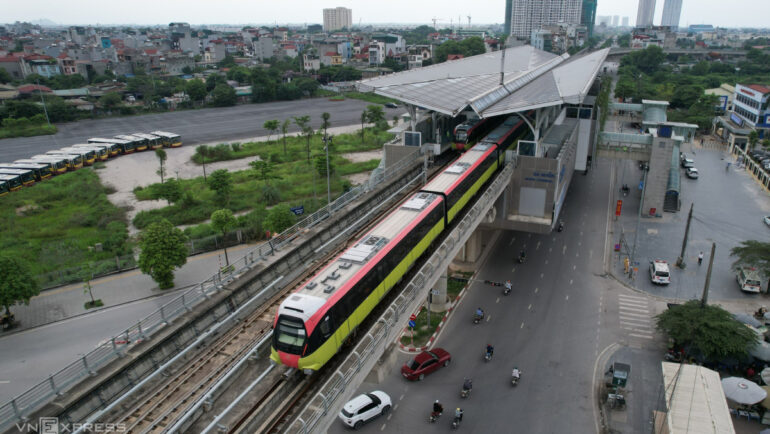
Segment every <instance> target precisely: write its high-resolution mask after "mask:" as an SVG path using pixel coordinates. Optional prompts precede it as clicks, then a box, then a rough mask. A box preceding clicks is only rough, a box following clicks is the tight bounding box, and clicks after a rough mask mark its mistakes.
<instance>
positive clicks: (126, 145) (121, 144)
mask: <svg viewBox="0 0 770 434" xmlns="http://www.w3.org/2000/svg"><path fill="white" fill-rule="evenodd" d="M88 143H93V144H98V145H107V146H113V147H114V148H110V156H112V157H114V156H116V155H120V154H133V153H134V143H133V142H129V141H127V140H121V139H104V138H101V137H94V138H92V139H88Z"/></svg>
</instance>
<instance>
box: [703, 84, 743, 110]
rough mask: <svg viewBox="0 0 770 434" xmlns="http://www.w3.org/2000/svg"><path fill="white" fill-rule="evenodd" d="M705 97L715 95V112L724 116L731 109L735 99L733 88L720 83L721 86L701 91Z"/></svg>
mask: <svg viewBox="0 0 770 434" xmlns="http://www.w3.org/2000/svg"><path fill="white" fill-rule="evenodd" d="M703 93H705V94H706V95H716V96H717V98H719V102H718V103H717V105H716V107H715V110H716V111H717V112H718V113H719V114H725V113H727V112H728V111H732V109H733V99H734V98H735V86H730V85H729V84H727V83H722V85H721V86H719V87H716V88H714V89H706V90H705V91H703Z"/></svg>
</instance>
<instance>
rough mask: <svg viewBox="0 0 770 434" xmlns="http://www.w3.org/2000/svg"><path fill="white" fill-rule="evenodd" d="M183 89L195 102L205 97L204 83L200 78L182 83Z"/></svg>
mask: <svg viewBox="0 0 770 434" xmlns="http://www.w3.org/2000/svg"><path fill="white" fill-rule="evenodd" d="M184 91H185V92H186V93H187V95H189V96H190V99H191V100H193V101H195V102H201V101H203V100H204V99H206V94H207V93H208V91H207V90H206V83H204V82H203V81H202V80H197V79H195V80H190V81H188V82H187V83H185V85H184Z"/></svg>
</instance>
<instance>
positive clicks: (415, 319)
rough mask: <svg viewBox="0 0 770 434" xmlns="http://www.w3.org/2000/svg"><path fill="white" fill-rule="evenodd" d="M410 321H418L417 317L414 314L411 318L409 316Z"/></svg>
mask: <svg viewBox="0 0 770 434" xmlns="http://www.w3.org/2000/svg"><path fill="white" fill-rule="evenodd" d="M409 321H417V315H415V314H412V315H411V316H409Z"/></svg>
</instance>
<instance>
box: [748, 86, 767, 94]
mask: <svg viewBox="0 0 770 434" xmlns="http://www.w3.org/2000/svg"><path fill="white" fill-rule="evenodd" d="M744 86H746V87H748V88H749V89H753V90H756V91H757V92H760V93H762V94H765V93H770V88H768V87H767V86H763V85H761V84H746V85H744Z"/></svg>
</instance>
